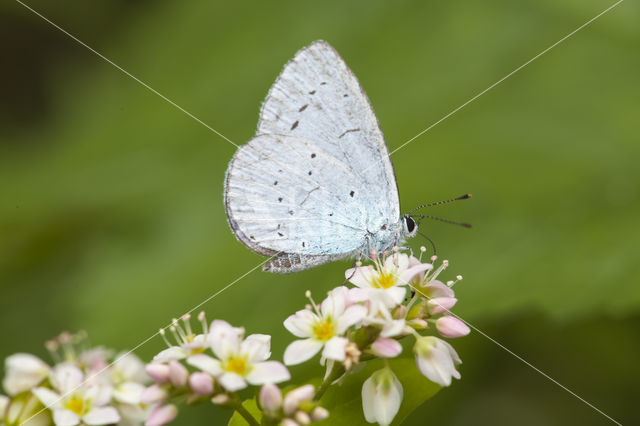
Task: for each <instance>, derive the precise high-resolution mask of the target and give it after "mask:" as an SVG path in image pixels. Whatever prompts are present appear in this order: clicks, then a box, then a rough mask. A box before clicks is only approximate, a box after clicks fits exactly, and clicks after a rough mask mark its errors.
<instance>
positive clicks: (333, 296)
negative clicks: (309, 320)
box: [320, 286, 347, 318]
mask: <svg viewBox="0 0 640 426" xmlns="http://www.w3.org/2000/svg"><path fill="white" fill-rule="evenodd" d="M346 292H347V288H346V287H344V286H341V287H336V288H334V289H333V290H331V291H330V292H329V295H328V296H327V298H326V299H324V300H323V301H322V303H321V304H320V312H321V313H322V316H323V317H324V318H327V317H331V318H338V317H339V316H340V315H342V313H343V312H344V308H345V304H346V300H347V297H346Z"/></svg>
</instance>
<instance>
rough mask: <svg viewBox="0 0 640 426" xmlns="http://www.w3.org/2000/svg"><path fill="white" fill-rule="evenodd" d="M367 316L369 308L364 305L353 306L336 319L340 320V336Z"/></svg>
mask: <svg viewBox="0 0 640 426" xmlns="http://www.w3.org/2000/svg"><path fill="white" fill-rule="evenodd" d="M365 316H367V308H365V307H364V306H362V305H351V306H349V307H348V308H347V310H346V311H344V314H342V315H341V316H339V317H335V318H337V320H338V334H342V333H344V332H345V331H347V329H348V328H349V327H351V326H352V325H354V324H356V323H358V322H359V321H361V320H362V319H363V318H364V317H365Z"/></svg>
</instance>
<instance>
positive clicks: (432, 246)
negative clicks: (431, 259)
mask: <svg viewBox="0 0 640 426" xmlns="http://www.w3.org/2000/svg"><path fill="white" fill-rule="evenodd" d="M418 234H420V235H421V236H422V237H423V238H425V239H426V240H427V241H429V244H431V248H432V249H433V256H435V255H436V245H435V243H434V242H433V241H432V240H431V238H429V237H427V236H426V235H424V234H423V233H422V232H420V231H418Z"/></svg>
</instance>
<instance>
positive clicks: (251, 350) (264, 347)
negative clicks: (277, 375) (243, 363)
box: [240, 334, 271, 362]
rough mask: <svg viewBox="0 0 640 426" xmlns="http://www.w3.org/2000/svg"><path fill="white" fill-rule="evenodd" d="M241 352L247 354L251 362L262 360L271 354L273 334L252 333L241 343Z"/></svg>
mask: <svg viewBox="0 0 640 426" xmlns="http://www.w3.org/2000/svg"><path fill="white" fill-rule="evenodd" d="M240 352H241V353H242V354H244V355H246V356H247V359H248V360H249V362H260V361H264V360H265V359H269V357H270V356H271V336H269V335H267V334H252V335H250V336H249V337H247V338H246V339H244V342H242V344H241V345H240Z"/></svg>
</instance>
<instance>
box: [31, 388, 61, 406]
mask: <svg viewBox="0 0 640 426" xmlns="http://www.w3.org/2000/svg"><path fill="white" fill-rule="evenodd" d="M32 392H33V394H34V395H35V396H36V398H38V399H39V400H40V402H42V403H43V404H44V406H45V407H47V408H50V409H51V408H56V407H60V401H61V398H60V395H58V394H57V393H55V392H54V391H52V390H51V389H47V388H35V389H33V390H32Z"/></svg>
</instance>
